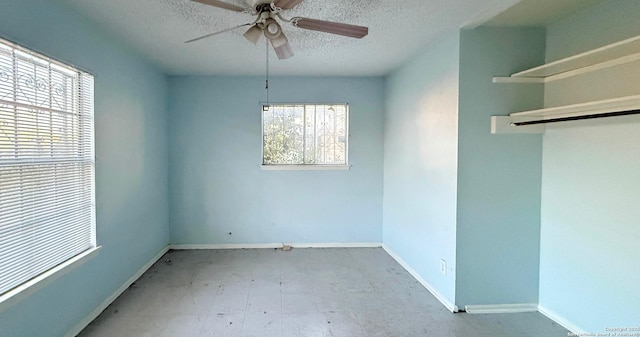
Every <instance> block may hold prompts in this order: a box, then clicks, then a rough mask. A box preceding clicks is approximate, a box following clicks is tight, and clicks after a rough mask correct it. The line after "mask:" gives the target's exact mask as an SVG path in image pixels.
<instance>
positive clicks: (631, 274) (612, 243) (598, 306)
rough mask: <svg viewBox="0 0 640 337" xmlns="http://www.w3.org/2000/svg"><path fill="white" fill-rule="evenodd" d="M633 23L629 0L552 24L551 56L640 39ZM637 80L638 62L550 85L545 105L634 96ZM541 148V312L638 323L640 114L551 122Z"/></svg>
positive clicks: (574, 321)
mask: <svg viewBox="0 0 640 337" xmlns="http://www.w3.org/2000/svg"><path fill="white" fill-rule="evenodd" d="M639 17H640V1H635V0H612V1H605V2H603V3H601V4H598V5H596V6H594V7H592V8H588V9H586V10H584V11H581V12H578V13H576V14H574V15H572V16H571V17H569V18H567V19H564V20H562V21H559V22H557V23H554V24H553V25H551V26H549V27H548V33H547V59H548V60H555V59H558V58H562V57H567V56H570V55H572V54H575V53H578V52H583V51H586V50H589V49H592V48H597V47H600V46H603V45H606V44H610V43H614V42H617V41H620V40H623V39H626V38H630V37H633V36H637V35H640V20H638V18H639ZM639 78H640V62H637V61H636V62H633V63H630V64H627V65H624V66H617V67H614V68H610V69H606V70H601V71H596V72H593V73H590V74H587V75H582V76H577V77H573V78H570V79H566V80H562V81H557V82H554V83H553V84H552V85H547V88H546V92H545V101H546V104H548V105H560V104H569V103H575V102H585V101H591V100H596V99H606V98H613V97H619V96H625V95H640V81H639V80H638V79H639ZM543 146H544V153H543V166H542V211H541V213H542V214H541V227H542V228H541V249H540V250H541V252H540V306H541V308H542V309H543V310H544V311H545V312H547V313H548V314H550V315H552V316H554V317H555V318H556V319H559V320H560V321H562V322H563V323H565V324H567V325H569V326H571V327H573V328H574V330H576V331H582V332H589V333H594V334H595V333H606V332H607V331H606V328H616V327H633V326H636V327H637V326H638V323H639V322H640V321H639V317H640V310H639V309H638V308H639V307H640V288H639V287H638V285H639V284H640V268H638V265H639V261H640V250H638V243H639V242H640V207H638V200H640V117H638V116H629V117H618V118H606V119H598V120H591V121H581V122H570V123H558V124H555V125H548V126H547V132H546V134H545V135H544V143H543ZM631 333H633V332H631ZM636 333H637V332H636Z"/></svg>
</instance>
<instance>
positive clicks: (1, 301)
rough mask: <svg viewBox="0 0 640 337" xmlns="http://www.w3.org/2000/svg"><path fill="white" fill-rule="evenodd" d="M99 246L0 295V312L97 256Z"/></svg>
mask: <svg viewBox="0 0 640 337" xmlns="http://www.w3.org/2000/svg"><path fill="white" fill-rule="evenodd" d="M100 248H101V246H98V247H94V248H90V249H88V250H86V251H84V252H82V253H80V254H78V255H76V256H74V257H72V258H71V259H69V260H67V261H66V262H64V263H62V264H60V265H58V266H56V267H54V268H52V269H50V270H49V271H46V272H44V273H43V274H41V275H39V276H37V277H35V278H33V279H31V280H30V281H27V282H25V283H23V284H21V285H19V286H18V287H16V288H14V289H13V290H10V291H8V292H6V293H4V294H2V295H0V312H3V311H4V310H6V309H7V308H9V307H10V306H12V305H14V304H15V303H17V302H19V301H22V300H23V299H25V298H27V297H29V296H30V295H31V294H33V293H34V292H36V291H37V290H39V289H42V288H44V287H45V286H47V285H48V284H49V283H51V282H53V281H54V280H55V279H57V278H58V277H60V276H62V275H64V274H66V273H68V272H70V271H72V270H73V269H75V268H77V267H79V266H81V265H82V264H83V263H85V262H87V261H89V260H90V259H92V258H94V257H95V256H96V255H98V251H99V250H100Z"/></svg>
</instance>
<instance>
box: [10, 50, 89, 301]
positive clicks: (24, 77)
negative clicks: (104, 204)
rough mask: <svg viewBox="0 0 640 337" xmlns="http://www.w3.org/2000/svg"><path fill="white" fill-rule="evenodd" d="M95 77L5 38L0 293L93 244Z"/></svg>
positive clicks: (47, 269) (66, 259) (85, 249)
mask: <svg viewBox="0 0 640 337" xmlns="http://www.w3.org/2000/svg"><path fill="white" fill-rule="evenodd" d="M93 138H94V137H93V77H92V76H91V75H90V74H87V73H85V72H82V71H80V70H78V69H75V68H73V67H70V66H68V65H65V64H62V63H60V62H56V61H54V60H51V59H49V58H47V57H46V56H43V55H39V54H37V53H34V52H32V51H29V50H26V49H24V48H21V47H19V46H16V45H14V44H12V43H10V42H7V41H4V40H1V39H0V295H2V294H4V293H7V292H9V291H11V290H12V289H14V288H16V287H17V286H20V285H21V284H23V283H25V282H27V281H29V280H31V279H33V278H35V277H37V276H39V275H41V274H42V273H45V272H47V271H49V270H50V269H52V268H54V267H56V266H58V265H60V264H62V263H64V262H66V261H68V260H69V259H71V258H73V257H75V256H77V255H78V254H80V253H82V252H85V251H87V250H88V249H91V248H93V247H95V206H94V204H95V202H94V199H95V197H94V195H95V194H94V145H93V142H94V139H93Z"/></svg>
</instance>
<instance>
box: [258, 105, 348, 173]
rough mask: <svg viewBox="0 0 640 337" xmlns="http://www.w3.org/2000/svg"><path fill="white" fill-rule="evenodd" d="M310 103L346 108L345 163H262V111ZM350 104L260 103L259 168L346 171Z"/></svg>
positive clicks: (264, 169)
mask: <svg viewBox="0 0 640 337" xmlns="http://www.w3.org/2000/svg"><path fill="white" fill-rule="evenodd" d="M310 105H326V106H331V105H341V106H344V107H345V108H346V119H345V154H344V156H345V164H304V163H303V164H265V163H264V113H265V111H266V110H265V109H267V108H268V106H305V107H306V106H310ZM350 120H351V106H350V105H349V103H346V102H331V103H308V102H307V103H300V102H295V103H292V102H288V103H281V102H278V103H273V102H271V103H263V102H261V103H260V169H261V170H263V171H348V170H350V169H351V163H350V162H349V138H350V136H351V135H350V132H349V131H350V130H349V127H350Z"/></svg>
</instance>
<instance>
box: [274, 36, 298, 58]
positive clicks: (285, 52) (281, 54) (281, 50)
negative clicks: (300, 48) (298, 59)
mask: <svg viewBox="0 0 640 337" xmlns="http://www.w3.org/2000/svg"><path fill="white" fill-rule="evenodd" d="M273 43H274V42H273V40H271V44H272V45H273ZM273 50H275V51H276V55H278V59H280V60H285V59H288V58H290V57H291V56H293V50H292V49H291V46H290V45H289V41H287V42H285V43H284V44H283V45H281V46H279V47H276V46H275V45H274V46H273Z"/></svg>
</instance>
